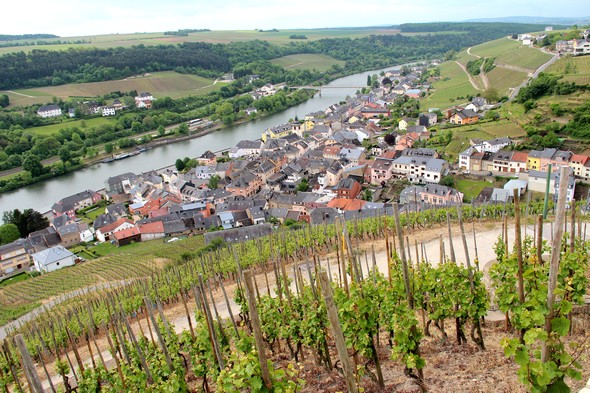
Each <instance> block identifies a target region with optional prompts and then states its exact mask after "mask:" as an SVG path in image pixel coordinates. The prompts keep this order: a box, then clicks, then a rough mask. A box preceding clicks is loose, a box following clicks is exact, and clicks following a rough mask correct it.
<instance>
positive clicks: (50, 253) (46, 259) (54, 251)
mask: <svg viewBox="0 0 590 393" xmlns="http://www.w3.org/2000/svg"><path fill="white" fill-rule="evenodd" d="M71 256H74V254H72V253H71V252H69V251H68V250H66V249H65V248H64V247H63V246H55V247H52V248H48V249H47V250H43V251H40V252H36V253H34V254H33V259H35V260H36V261H37V262H38V263H39V264H40V265H43V266H47V265H49V264H51V263H54V262H57V261H60V260H62V259H64V258H68V257H71Z"/></svg>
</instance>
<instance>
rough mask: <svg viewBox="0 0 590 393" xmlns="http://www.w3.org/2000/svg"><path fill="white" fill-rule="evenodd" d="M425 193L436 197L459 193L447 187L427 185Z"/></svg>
mask: <svg viewBox="0 0 590 393" xmlns="http://www.w3.org/2000/svg"><path fill="white" fill-rule="evenodd" d="M423 192H425V193H428V194H436V195H448V194H451V195H454V194H456V193H457V190H455V189H453V188H450V187H447V186H441V185H440V184H427V185H425V186H424V190H423Z"/></svg>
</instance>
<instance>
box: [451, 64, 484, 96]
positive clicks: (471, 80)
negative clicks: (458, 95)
mask: <svg viewBox="0 0 590 393" xmlns="http://www.w3.org/2000/svg"><path fill="white" fill-rule="evenodd" d="M455 63H457V65H458V66H459V67H461V69H462V70H463V72H465V74H466V75H467V77H468V78H469V83H471V86H473V88H474V89H475V90H479V91H481V89H480V88H479V86H478V85H477V83H476V82H475V79H473V77H472V76H471V74H470V73H469V71H467V68H465V66H464V65H463V64H461V63H459V62H458V61H456V60H455Z"/></svg>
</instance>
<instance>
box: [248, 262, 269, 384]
mask: <svg viewBox="0 0 590 393" xmlns="http://www.w3.org/2000/svg"><path fill="white" fill-rule="evenodd" d="M244 282H245V284H246V299H247V300H248V308H249V311H250V321H251V322H252V331H253V333H254V340H256V352H257V353H258V362H259V363H260V371H261V373H262V380H263V381H264V385H265V386H266V388H267V389H269V390H270V389H272V381H271V380H270V373H269V371H268V360H267V358H266V352H265V349H264V339H263V337H262V328H261V326H260V318H259V317H258V309H257V308H256V297H255V295H254V285H253V283H252V272H251V271H250V270H247V271H245V272H244Z"/></svg>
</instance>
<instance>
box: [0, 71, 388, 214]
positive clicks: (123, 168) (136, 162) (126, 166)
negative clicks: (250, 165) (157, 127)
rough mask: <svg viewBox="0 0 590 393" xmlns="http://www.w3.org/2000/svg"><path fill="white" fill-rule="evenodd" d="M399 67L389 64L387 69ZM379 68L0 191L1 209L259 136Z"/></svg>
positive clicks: (47, 205) (348, 91) (37, 203)
mask: <svg viewBox="0 0 590 393" xmlns="http://www.w3.org/2000/svg"><path fill="white" fill-rule="evenodd" d="M398 67H399V66H398ZM398 67H388V68H385V70H390V69H393V68H398ZM380 71H381V70H376V71H368V72H363V73H360V74H355V75H350V76H347V77H344V78H340V79H336V80H334V81H332V82H331V83H329V84H328V85H327V88H324V89H322V91H321V95H320V94H316V95H315V97H313V98H312V99H310V100H308V101H306V102H303V103H301V104H299V105H297V106H294V107H292V108H289V109H287V110H285V111H283V112H280V113H275V114H273V115H271V116H268V117H265V118H262V119H258V120H255V121H251V122H248V123H243V124H239V125H236V126H233V127H228V128H225V129H222V130H219V131H215V132H213V133H210V134H208V135H204V136H202V137H199V138H194V139H191V140H189V141H184V142H178V143H173V144H169V145H165V146H162V147H158V148H155V149H152V150H149V151H146V152H144V153H142V154H139V155H137V156H134V157H131V158H126V159H124V160H120V161H114V162H111V163H108V164H104V163H101V164H96V165H92V166H89V167H87V168H84V169H82V170H79V171H76V172H72V173H69V174H66V175H64V176H60V177H57V178H54V179H49V180H46V181H44V182H40V183H36V184H32V185H30V186H26V187H23V188H20V189H18V190H14V191H10V192H7V193H3V194H0V213H1V212H4V211H8V210H13V209H21V210H24V209H27V208H33V209H35V210H38V211H41V212H46V211H48V210H50V209H51V206H52V205H53V203H55V202H56V201H58V200H60V199H61V198H63V197H66V196H68V195H72V194H75V193H77V192H80V191H83V190H86V189H93V190H99V189H101V188H104V182H105V181H106V180H107V178H109V177H110V176H116V175H119V174H121V173H125V172H133V173H141V172H146V171H149V170H152V169H157V168H162V167H165V166H167V165H171V164H173V163H174V162H175V161H176V159H177V158H183V157H187V156H188V157H198V156H200V155H201V154H203V153H204V152H205V151H206V150H211V151H218V150H222V149H227V148H229V147H232V146H234V145H236V144H237V143H238V142H239V141H241V140H242V139H257V138H260V136H261V134H262V131H264V130H265V129H267V128H269V127H272V126H275V125H279V124H282V123H286V122H287V121H288V120H289V119H293V118H295V116H298V117H300V118H302V117H303V116H305V115H306V114H308V113H312V112H317V111H323V110H324V109H326V108H327V107H328V106H330V105H332V104H334V103H338V102H340V101H343V100H344V99H345V98H346V97H347V96H353V95H354V94H355V93H356V91H357V90H358V88H353V87H352V86H364V85H366V83H367V75H372V74H375V73H379V72H380ZM339 86H340V87H339ZM330 87H332V88H330Z"/></svg>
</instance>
